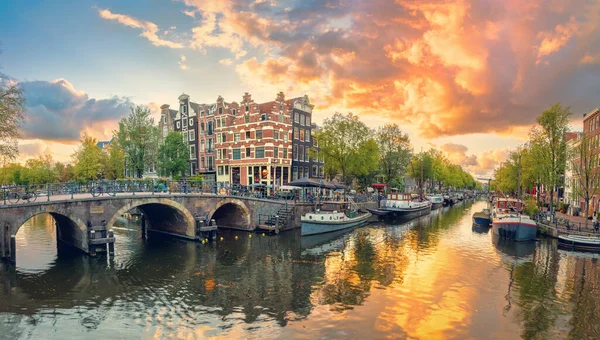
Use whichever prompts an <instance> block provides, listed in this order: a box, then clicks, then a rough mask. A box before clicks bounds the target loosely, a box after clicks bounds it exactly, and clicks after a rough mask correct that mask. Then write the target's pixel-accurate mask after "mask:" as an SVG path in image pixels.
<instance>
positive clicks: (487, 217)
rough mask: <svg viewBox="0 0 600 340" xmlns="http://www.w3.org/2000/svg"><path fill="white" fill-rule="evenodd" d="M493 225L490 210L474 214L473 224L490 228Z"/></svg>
mask: <svg viewBox="0 0 600 340" xmlns="http://www.w3.org/2000/svg"><path fill="white" fill-rule="evenodd" d="M491 223H492V216H491V213H490V209H483V210H481V211H478V212H476V213H474V214H473V224H475V225H478V226H481V227H489V226H490V224H491Z"/></svg>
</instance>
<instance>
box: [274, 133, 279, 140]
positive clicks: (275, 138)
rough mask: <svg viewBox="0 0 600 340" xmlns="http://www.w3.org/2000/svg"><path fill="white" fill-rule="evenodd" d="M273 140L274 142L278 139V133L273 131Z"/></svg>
mask: <svg viewBox="0 0 600 340" xmlns="http://www.w3.org/2000/svg"><path fill="white" fill-rule="evenodd" d="M273 139H274V140H278V139H279V131H273Z"/></svg>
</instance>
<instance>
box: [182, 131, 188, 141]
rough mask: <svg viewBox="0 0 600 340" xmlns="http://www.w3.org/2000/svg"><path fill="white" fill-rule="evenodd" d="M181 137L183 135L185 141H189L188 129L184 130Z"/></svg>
mask: <svg viewBox="0 0 600 340" xmlns="http://www.w3.org/2000/svg"><path fill="white" fill-rule="evenodd" d="M181 137H182V139H183V141H184V142H185V143H187V141H188V132H187V131H183V133H182V134H181Z"/></svg>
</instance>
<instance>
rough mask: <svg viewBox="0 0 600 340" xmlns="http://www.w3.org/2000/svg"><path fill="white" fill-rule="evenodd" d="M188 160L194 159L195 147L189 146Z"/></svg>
mask: <svg viewBox="0 0 600 340" xmlns="http://www.w3.org/2000/svg"><path fill="white" fill-rule="evenodd" d="M190 159H196V146H195V145H190Z"/></svg>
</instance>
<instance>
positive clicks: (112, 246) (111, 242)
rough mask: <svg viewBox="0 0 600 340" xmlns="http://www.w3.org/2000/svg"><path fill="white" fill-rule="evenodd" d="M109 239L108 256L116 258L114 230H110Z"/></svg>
mask: <svg viewBox="0 0 600 340" xmlns="http://www.w3.org/2000/svg"><path fill="white" fill-rule="evenodd" d="M107 237H108V239H109V241H108V256H114V255H115V240H114V237H115V234H114V233H113V231H112V229H109V230H108V234H107Z"/></svg>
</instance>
